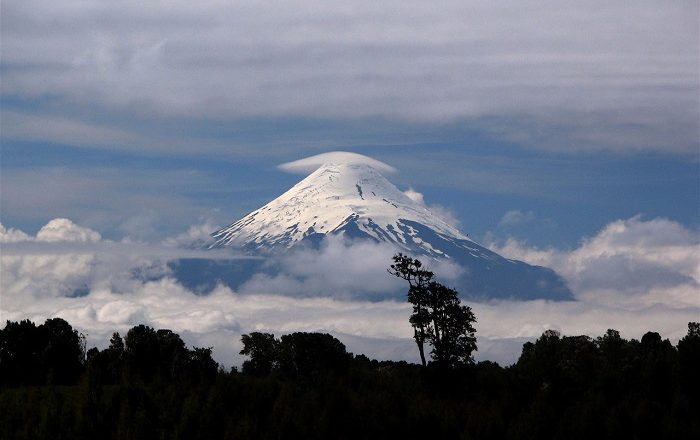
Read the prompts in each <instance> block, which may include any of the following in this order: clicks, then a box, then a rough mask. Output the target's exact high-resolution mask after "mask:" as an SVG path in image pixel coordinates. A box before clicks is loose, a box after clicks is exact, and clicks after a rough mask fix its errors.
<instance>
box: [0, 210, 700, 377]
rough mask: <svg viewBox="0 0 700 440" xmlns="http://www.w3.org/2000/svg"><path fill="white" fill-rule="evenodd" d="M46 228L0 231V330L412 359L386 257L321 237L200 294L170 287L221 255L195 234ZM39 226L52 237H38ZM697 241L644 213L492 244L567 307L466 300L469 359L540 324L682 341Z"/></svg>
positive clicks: (503, 351)
mask: <svg viewBox="0 0 700 440" xmlns="http://www.w3.org/2000/svg"><path fill="white" fill-rule="evenodd" d="M49 225H51V227H48V225H47V227H44V228H42V229H41V231H44V233H41V232H40V233H37V234H36V235H35V236H31V235H29V234H26V233H23V232H22V231H18V230H16V229H13V228H9V229H8V228H6V227H2V226H0V242H2V255H1V256H0V263H1V264H0V266H1V267H0V279H1V282H0V290H1V292H2V295H1V298H2V300H1V301H0V319H2V320H3V321H4V320H6V319H11V320H17V319H24V318H29V319H34V320H37V321H41V320H43V319H46V318H48V317H53V316H60V317H63V318H65V319H67V320H68V321H69V322H71V323H72V324H74V325H75V326H76V327H77V328H79V329H80V330H81V331H84V332H86V333H87V334H88V339H89V343H91V344H96V345H98V346H101V347H102V346H105V345H106V344H107V341H108V339H109V336H110V335H111V332H112V331H115V330H116V331H122V332H124V331H126V330H128V328H130V327H131V326H133V325H136V324H139V323H145V324H149V325H152V326H155V327H161V328H170V329H173V330H174V331H177V332H179V333H181V334H182V335H183V336H184V337H185V339H186V341H187V342H188V343H190V344H197V345H200V346H202V345H203V346H214V350H215V351H214V352H215V355H216V357H217V359H218V360H219V361H220V362H223V363H224V364H226V365H233V364H239V363H240V361H241V359H240V357H239V355H238V354H237V353H238V351H239V350H240V343H239V339H240V335H241V334H242V333H246V332H250V331H269V332H274V333H278V334H280V333H285V332H292V331H326V332H331V333H333V334H335V335H336V336H337V337H339V338H340V339H341V341H343V342H345V343H346V344H347V345H348V347H349V349H350V350H353V351H355V352H358V353H359V352H362V353H366V354H368V355H370V356H374V357H378V358H382V359H406V360H410V361H415V360H416V353H415V349H414V347H413V342H412V339H411V334H412V333H411V328H410V326H409V324H408V321H407V317H408V315H409V314H410V307H409V305H408V304H406V303H404V302H403V301H402V300H391V299H382V297H381V293H382V292H385V291H387V290H389V289H393V288H396V287H398V288H399V289H400V288H401V286H400V285H396V284H394V283H396V282H397V281H398V280H396V279H393V278H392V277H390V276H388V275H386V277H384V269H383V268H384V267H385V266H386V264H387V261H388V260H389V257H390V256H391V252H392V251H391V249H383V248H380V247H372V246H374V245H371V244H361V245H352V244H350V243H347V242H344V241H342V239H336V240H329V243H328V244H326V245H325V247H324V248H322V249H321V250H320V251H318V253H313V252H311V251H309V250H300V251H299V252H298V253H296V254H292V255H290V256H289V258H288V259H286V260H283V261H282V263H281V264H282V269H283V272H285V273H286V275H285V276H278V277H268V278H265V277H262V276H259V277H257V278H254V279H252V280H250V281H249V283H247V284H246V285H245V286H244V287H243V288H242V289H240V291H238V292H234V291H232V290H231V289H229V288H227V287H224V286H218V287H216V288H215V289H214V290H213V291H212V292H211V293H209V294H208V295H201V294H198V293H197V292H193V291H190V290H188V289H187V288H185V287H183V286H182V285H181V284H179V283H178V282H177V281H176V280H175V279H174V278H173V277H172V276H171V274H170V273H169V272H168V268H167V265H166V264H165V262H167V261H168V260H169V259H175V258H181V257H183V256H188V257H194V258H196V257H202V256H203V255H209V256H212V255H214V256H215V255H216V254H211V253H209V252H207V253H202V252H200V251H191V250H186V249H181V248H178V247H176V244H177V243H180V242H185V243H187V242H189V240H185V239H184V237H192V238H194V239H195V240H196V239H198V237H199V233H198V231H199V230H200V229H202V228H201V227H194V228H192V229H190V230H189V231H187V232H185V233H183V234H182V235H181V236H180V237H176V238H175V239H172V240H171V241H170V244H169V245H168V246H166V245H162V246H155V245H147V246H146V245H143V244H138V243H126V242H110V241H106V240H104V239H97V236H98V235H95V234H98V233H97V232H96V231H92V230H90V229H88V228H84V227H81V226H78V225H75V224H74V223H72V222H70V221H69V220H66V219H57V220H52V221H51V222H49ZM48 230H51V231H52V232H51V234H50V235H49V236H48V237H49V239H50V240H52V241H47V240H46V238H47V236H46V234H45V232H46V231H48ZM40 235H41V237H40ZM90 238H93V239H96V240H97V241H90ZM166 241H167V240H166ZM699 243H700V241H699V240H698V235H697V234H696V233H695V232H693V231H690V230H688V229H686V228H684V227H683V226H682V225H680V224H678V223H676V222H673V221H670V220H667V219H659V218H657V219H651V220H643V219H642V218H640V217H633V218H631V219H626V220H618V221H615V222H612V223H610V224H609V225H607V226H606V227H605V228H603V229H602V230H601V231H600V232H599V233H598V234H596V235H595V236H593V237H590V238H587V239H584V240H583V241H582V242H581V245H580V246H579V247H578V248H576V249H574V250H570V251H564V250H556V249H544V250H542V249H534V248H530V247H527V246H526V245H525V244H523V243H521V242H518V241H516V240H514V239H511V240H508V241H506V242H505V243H502V244H500V245H497V244H493V243H492V244H491V246H492V248H494V249H495V250H497V251H500V252H502V253H504V254H505V255H507V256H510V257H513V258H519V259H523V260H526V261H528V262H530V263H533V264H545V265H549V266H550V267H553V268H555V269H556V270H558V271H559V272H560V273H561V274H562V275H563V276H564V277H565V278H566V279H567V281H568V282H569V283H570V284H571V287H572V290H573V291H574V293H575V295H576V301H568V302H548V301H544V300H535V301H492V302H475V303H471V304H470V305H471V306H472V308H473V309H474V311H475V314H476V316H477V319H478V323H477V329H478V335H479V352H478V354H477V358H478V359H491V360H496V361H499V362H502V363H510V362H513V361H514V360H515V359H516V358H517V355H518V354H519V351H520V347H521V345H522V343H523V342H524V341H526V340H529V339H532V338H535V337H537V336H539V335H540V334H541V333H542V331H544V330H546V329H549V328H554V329H558V330H561V331H562V332H563V333H566V334H590V335H599V334H602V333H603V332H605V330H606V329H608V328H615V329H618V330H620V331H621V332H622V334H623V336H625V337H628V338H631V337H635V338H639V337H640V336H641V335H642V333H643V332H645V331H648V330H655V331H659V332H661V333H662V335H663V336H664V337H669V338H671V339H674V340H675V339H677V338H679V337H681V336H683V335H684V334H685V329H686V325H687V322H688V321H691V320H698V316H700V297H699V295H700V293H699V292H700V288H699V286H700V249H699ZM356 246H358V247H356ZM363 246H365V247H363ZM366 246H370V247H366ZM221 257H222V258H231V257H230V256H227V255H221ZM360 257H362V258H360ZM377 268H379V270H377ZM450 270H456V268H450V267H447V268H444V270H443V271H442V272H439V271H438V272H439V277H440V278H441V279H449V277H450V276H454V273H452V274H451V272H450ZM380 272H381V274H380ZM380 275H381V276H380ZM81 286H82V287H83V288H82V289H81ZM362 286H364V287H365V288H366V287H368V286H369V287H370V290H371V291H372V292H374V295H375V296H374V297H372V301H369V300H359V299H357V297H356V296H352V295H349V296H348V295H347V292H353V291H357V290H360V289H362ZM299 291H304V292H307V293H312V294H313V295H310V296H309V295H306V296H305V295H299ZM351 298H354V299H351Z"/></svg>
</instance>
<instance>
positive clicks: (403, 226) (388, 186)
mask: <svg viewBox="0 0 700 440" xmlns="http://www.w3.org/2000/svg"><path fill="white" fill-rule="evenodd" d="M414 224H419V225H421V226H422V227H425V228H429V229H431V230H432V231H434V232H435V233H437V234H439V235H441V236H445V237H449V238H451V239H456V240H468V239H467V237H466V236H464V235H463V234H462V233H461V232H460V231H459V230H457V229H456V228H455V227H453V226H451V225H449V224H448V223H446V222H445V221H443V220H442V219H440V218H439V217H437V216H435V215H434V214H432V213H431V212H430V210H429V209H428V208H427V207H426V206H424V205H423V204H421V203H419V202H416V201H414V200H412V199H411V198H409V197H408V196H407V195H406V194H404V193H403V192H401V191H400V190H399V189H398V188H396V186H394V185H393V184H392V183H391V182H389V181H388V180H387V179H386V178H385V177H384V176H383V175H382V174H381V173H380V172H379V171H378V170H377V169H376V168H375V167H373V166H372V165H369V164H367V163H352V162H351V163H327V164H324V165H322V166H321V167H319V168H318V169H317V170H316V171H314V172H313V173H311V174H310V175H309V176H307V177H306V178H305V179H303V180H302V181H301V182H299V183H297V184H296V185H294V186H293V187H292V188H291V189H290V190H288V191H287V192H285V193H284V194H282V195H281V196H279V197H278V198H276V199H275V200H273V201H271V202H270V203H268V204H267V205H265V206H263V207H262V208H260V209H258V210H256V211H253V212H251V213H250V214H248V215H247V216H245V217H243V218H242V219H240V220H238V221H237V222H235V223H233V224H231V225H230V226H228V227H226V228H224V229H221V230H220V231H217V232H215V233H214V234H212V235H213V237H214V238H215V239H216V243H215V244H214V245H213V246H221V245H228V244H235V245H241V246H243V247H245V248H247V249H251V250H252V249H258V248H267V247H273V246H280V245H282V246H285V247H290V246H292V245H294V244H295V243H297V242H300V241H302V240H304V239H314V238H318V237H322V235H324V234H329V233H331V234H337V233H344V234H346V235H349V236H352V237H356V236H365V237H367V238H371V239H374V240H376V241H380V242H391V243H395V244H397V245H399V246H401V247H406V248H407V249H408V248H415V247H416V245H418V246H419V247H420V248H422V250H423V251H425V252H427V253H429V254H442V252H441V251H440V250H438V249H434V248H433V247H432V246H431V245H430V244H429V243H428V242H427V241H424V240H423V239H421V237H419V235H420V234H419V231H418V229H417V228H415V227H414V226H412V225H414Z"/></svg>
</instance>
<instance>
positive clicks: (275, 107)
mask: <svg viewBox="0 0 700 440" xmlns="http://www.w3.org/2000/svg"><path fill="white" fill-rule="evenodd" d="M693 17H697V3H696V2H693V1H680V2H671V3H668V2H665V3H663V4H659V3H658V2H653V1H638V2H635V4H634V5H633V6H630V5H629V4H627V3H625V2H595V3H593V4H591V3H587V4H586V5H585V7H584V6H582V5H577V4H572V3H562V2H554V3H548V4H542V3H540V2H530V1H518V2H504V3H493V2H484V1H470V2H463V1H450V2H446V3H441V5H440V7H438V8H436V7H434V6H433V5H428V4H423V3H411V4H407V3H405V2H398V3H397V2H388V3H387V2H381V3H376V2H369V1H359V2H353V3H352V4H348V5H344V6H343V5H338V4H327V3H323V2H318V1H315V0H309V1H305V2H302V3H301V4H294V5H292V4H288V5H285V4H277V5H275V6H274V7H272V6H269V5H267V4H264V3H255V4H251V3H248V2H224V3H222V2H218V1H203V2H197V3H196V4H194V3H192V2H185V1H179V0H178V1H173V2H169V3H168V6H167V8H164V7H160V6H149V7H144V5H143V4H142V3H140V2H135V1H126V2H119V3H118V4H113V3H110V2H102V3H90V4H89V6H88V5H87V4H85V3H84V2H80V1H64V2H61V7H60V8H58V7H56V5H55V4H53V3H52V2H49V1H45V0H32V1H23V2H10V3H8V4H6V5H4V7H3V19H2V24H3V26H2V39H3V59H2V63H3V95H4V96H8V97H19V98H21V99H20V100H24V101H26V100H29V101H32V102H36V103H37V104H39V105H38V108H37V109H36V110H37V114H35V115H32V114H24V116H23V115H22V114H19V113H11V114H8V115H10V116H12V117H13V118H15V119H17V118H25V120H24V122H22V121H18V122H19V123H13V124H4V125H7V126H6V127H3V129H4V130H3V131H5V129H9V131H8V134H6V135H5V136H12V137H13V138H21V139H27V138H31V139H38V138H42V137H43V138H46V139H45V140H56V139H60V140H63V141H66V140H67V141H70V142H78V143H80V144H81V145H82V144H86V145H87V144H90V145H104V144H117V145H116V146H118V147H119V146H121V147H128V148H134V144H136V145H140V146H141V147H147V148H152V149H159V150H161V151H164V152H167V151H168V147H167V142H161V143H160V144H158V143H157V142H156V140H155V139H150V141H149V142H146V140H145V139H143V138H142V137H140V135H138V134H135V133H138V132H139V131H140V130H138V129H135V127H134V126H133V125H129V124H120V123H118V122H116V121H117V120H118V119H125V116H127V115H128V116H129V117H136V118H137V119H139V120H141V121H146V120H147V121H150V122H153V123H155V122H158V120H159V119H160V118H190V119H193V118H196V119H204V120H209V121H227V122H231V121H234V120H246V119H247V120H251V119H256V118H263V119H264V118H268V119H269V118H286V117H290V116H291V117H301V118H311V119H318V120H334V119H335V120H353V119H366V120H370V121H378V123H379V122H380V121H381V120H393V121H404V122H406V123H409V124H411V123H418V124H428V125H432V126H435V125H434V124H438V126H439V125H440V124H444V123H449V122H455V121H462V122H464V123H469V124H472V125H473V126H474V127H477V128H479V129H480V130H482V131H484V132H487V133H490V134H491V135H493V136H496V137H499V138H501V139H506V140H510V141H514V142H517V143H519V144H522V145H525V146H528V147H531V148H544V149H550V150H556V151H562V150H565V151H571V150H591V149H593V150H601V149H613V150H626V151H629V150H658V151H666V152H676V153H686V154H687V153H691V154H692V153H694V152H695V147H696V146H697V127H698V105H697V104H698V93H697V91H698V82H697V78H698V50H697V49H698V46H697V45H698V43H697V38H696V36H697V32H698V24H697V20H695V19H694V18H693ZM44 103H45V104H44ZM4 104H5V103H4ZM69 109H70V112H69V113H70V115H67V114H65V113H67V112H66V111H65V110H69ZM4 110H5V109H4ZM61 110H63V111H61ZM95 112H97V113H102V114H111V115H113V116H115V117H113V118H111V120H109V121H103V122H106V124H99V123H94V122H93V121H90V120H89V118H88V117H86V115H88V114H93V113H95ZM55 114H64V115H63V116H62V117H61V118H56V117H55V116H51V115H55ZM50 116H51V118H50V120H51V122H50V123H49V124H47V125H46V127H45V128H44V129H41V130H27V129H23V128H22V127H26V126H27V124H29V123H30V120H31V118H49V117H50ZM103 119H104V118H103ZM106 119H110V118H106ZM126 119H128V118H126ZM72 131H76V132H79V133H83V134H87V139H86V138H76V137H75V136H72V137H71V132H72ZM49 138H50V139H49ZM170 140H176V139H170ZM149 144H152V145H151V146H149ZM198 148H201V146H199V147H198ZM217 148H218V149H219V151H227V149H228V147H227V146H226V145H225V144H224V143H222V144H220V145H218V146H217Z"/></svg>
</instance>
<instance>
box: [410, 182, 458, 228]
mask: <svg viewBox="0 0 700 440" xmlns="http://www.w3.org/2000/svg"><path fill="white" fill-rule="evenodd" d="M403 193H404V194H406V196H407V197H408V198H409V199H411V200H413V201H414V202H416V203H420V204H421V205H423V206H425V207H426V208H427V209H428V210H429V211H430V212H431V213H432V214H433V215H434V216H436V217H438V218H440V219H441V220H442V221H444V222H445V223H447V224H448V225H451V226H454V227H455V228H457V229H459V225H460V221H459V218H457V215H456V214H455V213H454V212H453V211H452V210H451V209H450V208H447V207H445V206H442V205H438V204H431V205H428V204H426V203H425V198H424V197H423V193H420V192H418V191H416V190H415V189H413V188H408V189H407V190H406V191H404V192H403Z"/></svg>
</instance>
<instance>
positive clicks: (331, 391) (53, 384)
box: [0, 318, 700, 440]
mask: <svg viewBox="0 0 700 440" xmlns="http://www.w3.org/2000/svg"><path fill="white" fill-rule="evenodd" d="M242 342H243V351H242V354H244V355H246V356H247V360H246V361H245V362H244V364H243V365H242V368H241V369H240V371H238V370H237V369H232V370H231V371H225V370H224V369H222V368H221V367H220V366H219V365H218V364H217V363H216V362H215V361H214V360H213V359H212V351H211V349H209V348H191V349H190V348H188V347H187V346H186V345H185V343H184V342H183V341H182V339H181V338H180V337H179V336H178V335H177V334H176V333H173V332H172V331H169V330H155V329H153V328H150V327H147V326H144V325H139V326H136V327H133V328H132V329H130V330H129V331H128V333H127V334H126V335H125V336H124V337H123V338H122V336H121V335H119V334H117V333H115V334H114V335H113V337H112V339H111V341H110V345H109V347H108V348H106V349H104V350H98V349H96V348H90V349H89V350H86V347H85V343H84V338H83V337H82V336H81V335H80V334H79V333H78V332H77V331H76V330H74V329H73V328H72V327H71V326H70V324H69V323H67V322H66V321H64V320H62V319H60V318H54V319H49V320H47V321H46V322H44V323H43V324H40V325H37V324H35V323H33V322H30V321H27V320H25V321H21V322H10V321H8V322H7V324H6V326H5V327H4V329H2V330H0V437H1V438H3V439H44V438H46V439H49V438H50V439H97V438H99V439H120V440H122V439H171V438H172V439H199V438H201V439H218V438H227V439H228V438H230V439H246V438H261V439H268V438H269V439H282V438H304V439H315V438H317V439H335V438H339V439H343V438H348V439H350V438H352V439H355V438H421V439H438V438H463V439H470V438H474V439H507V438H513V439H521V438H523V439H524V438H527V439H547V438H561V439H572V438H585V439H590V438H615V439H623V438H629V439H636V438H639V439H642V438H679V439H680V438H700V418H699V417H698V414H700V404H699V402H698V396H699V395H700V393H699V392H700V381H699V380H698V379H699V378H700V375H699V374H698V371H700V325H699V324H698V323H689V325H688V334H687V335H686V336H685V337H683V338H682V339H681V340H680V341H679V342H678V344H677V345H676V346H674V345H673V344H671V342H669V341H668V340H664V339H662V338H661V337H660V336H659V334H658V333H654V332H649V333H646V334H644V335H643V336H642V337H641V339H640V340H636V339H632V340H626V339H624V338H621V337H620V334H619V333H618V332H616V331H614V330H608V332H607V333H606V334H604V335H602V336H600V337H597V338H590V337H588V336H562V335H560V334H559V333H558V332H556V331H551V330H548V331H546V332H545V333H543V334H542V336H541V337H540V338H538V339H537V340H536V341H535V342H528V343H526V344H524V346H523V350H522V354H521V355H520V358H519V359H518V361H517V362H516V363H515V364H514V365H512V366H508V367H502V366H499V365H498V364H495V363H493V362H479V363H474V362H468V363H465V364H457V365H448V364H445V363H441V362H429V363H428V364H427V366H425V367H424V366H422V365H419V364H409V363H406V362H391V361H376V360H370V359H368V358H367V357H366V356H364V355H361V354H360V355H353V354H351V353H348V352H347V351H346V349H345V346H344V345H343V344H342V343H341V342H340V341H338V340H337V339H336V338H334V337H333V336H331V335H328V334H321V333H292V334H288V335H283V336H281V337H280V338H276V337H275V336H274V335H271V334H265V333H251V334H248V335H244V336H243V338H242Z"/></svg>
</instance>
